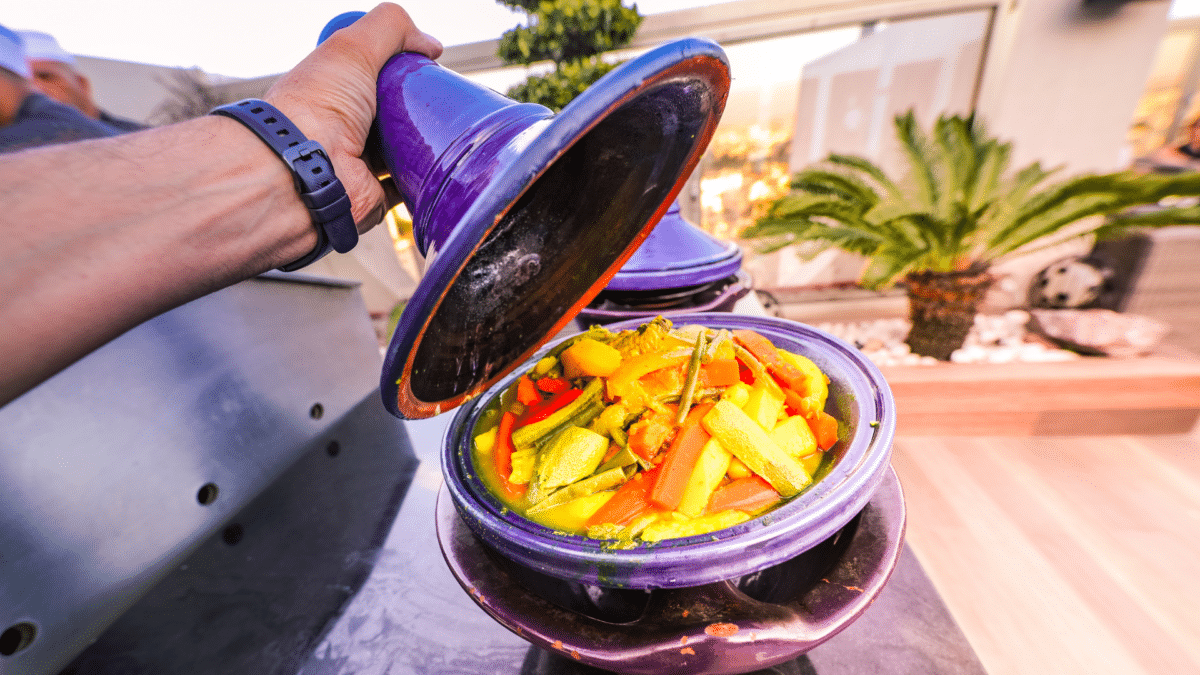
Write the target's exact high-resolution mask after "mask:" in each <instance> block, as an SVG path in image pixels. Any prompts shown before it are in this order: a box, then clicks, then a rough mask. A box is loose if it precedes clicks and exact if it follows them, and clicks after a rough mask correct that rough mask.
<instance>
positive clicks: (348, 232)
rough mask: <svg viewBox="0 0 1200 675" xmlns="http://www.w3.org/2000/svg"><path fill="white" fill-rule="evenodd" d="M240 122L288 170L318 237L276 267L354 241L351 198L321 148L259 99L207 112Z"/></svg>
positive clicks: (343, 248) (300, 263) (294, 265)
mask: <svg viewBox="0 0 1200 675" xmlns="http://www.w3.org/2000/svg"><path fill="white" fill-rule="evenodd" d="M210 114H212V115H220V116H224V117H229V118H232V119H234V120H236V121H237V122H239V123H241V124H242V125H243V126H245V127H246V128H247V129H249V130H250V131H252V132H254V134H255V135H257V136H258V138H259V139H260V140H261V141H262V142H263V143H264V144H265V145H266V146H267V147H269V148H270V149H271V150H272V151H273V152H274V153H275V154H276V155H277V156H278V158H279V159H280V160H281V161H282V162H283V165H284V166H285V167H287V168H288V170H289V171H290V172H291V175H292V179H293V183H294V185H295V189H296V192H297V194H298V195H299V196H300V199H301V200H302V201H303V202H304V205H305V206H306V207H307V208H308V211H309V214H310V216H311V219H312V222H313V226H314V228H315V231H316V234H317V243H316V245H315V246H314V247H313V249H312V250H311V251H310V252H309V253H308V254H307V255H304V256H302V257H300V258H299V259H297V260H294V261H292V262H291V263H289V264H287V265H284V266H283V267H282V268H281V269H284V270H285V271H291V270H296V269H299V268H301V267H304V266H306V265H308V264H310V263H313V262H315V261H317V260H319V259H320V258H322V257H324V256H325V255H326V254H328V253H329V252H330V251H337V252H339V253H346V252H348V251H350V249H352V248H354V246H355V245H356V244H357V243H358V229H357V227H356V225H355V222H354V217H353V213H352V204H351V202H350V197H349V195H348V194H347V193H346V189H345V187H344V186H343V185H342V182H341V181H340V180H339V179H338V177H337V173H336V172H335V170H334V167H333V162H332V159H331V158H330V155H329V154H328V152H326V150H325V148H324V147H323V146H321V144H320V143H318V142H317V141H315V140H312V139H309V138H308V137H307V136H305V135H304V132H303V131H301V130H300V128H299V127H297V126H296V125H295V123H293V122H292V121H291V120H290V119H288V118H287V116H286V115H284V113H283V112H282V111H281V110H279V109H278V108H276V107H275V106H273V105H271V104H270V103H267V102H266V101H263V100H260V99H246V100H244V101H239V102H237V103H232V104H229V105H223V106H219V107H217V108H214V109H213V110H212V112H211V113H210Z"/></svg>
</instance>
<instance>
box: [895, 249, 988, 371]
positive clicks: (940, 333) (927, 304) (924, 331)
mask: <svg viewBox="0 0 1200 675" xmlns="http://www.w3.org/2000/svg"><path fill="white" fill-rule="evenodd" d="M995 280H996V278H995V277H994V276H993V275H992V274H991V273H990V272H988V271H987V270H983V271H980V270H977V269H972V270H967V271H964V272H930V271H922V272H910V273H909V274H908V275H906V276H905V277H904V281H905V283H906V284H907V286H908V310H909V319H911V320H912V329H911V330H909V333H908V337H907V338H905V340H904V341H905V342H907V343H908V346H909V348H911V349H912V351H913V353H914V354H920V355H921V356H932V357H934V358H936V359H938V360H940V361H949V360H950V355H951V354H953V353H954V351H955V350H957V349H958V348H959V347H962V345H963V342H964V341H965V340H966V339H967V334H968V333H970V332H971V326H973V325H974V324H975V314H976V313H978V311H979V304H980V302H982V301H983V297H984V296H985V295H986V294H987V292H988V289H990V288H991V287H992V284H993V283H994V282H995Z"/></svg>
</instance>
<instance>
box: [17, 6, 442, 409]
mask: <svg viewBox="0 0 1200 675" xmlns="http://www.w3.org/2000/svg"><path fill="white" fill-rule="evenodd" d="M402 51H416V52H420V53H423V54H425V55H427V56H430V57H434V58H436V57H437V56H438V55H440V53H441V45H440V44H438V43H437V41H436V40H434V39H433V38H430V37H429V36H426V35H424V34H423V33H421V32H420V31H418V30H417V29H416V27H415V26H414V25H413V23H412V21H411V19H410V18H409V17H408V15H407V13H406V12H404V10H403V9H401V8H400V7H398V6H396V5H390V4H385V5H380V6H379V7H377V8H376V9H375V10H373V11H371V12H370V13H368V14H367V15H366V16H364V17H363V18H361V19H359V21H357V22H356V23H354V24H353V25H351V26H348V27H346V28H343V29H342V30H340V31H338V32H336V33H334V35H333V36H331V37H330V38H329V39H328V40H326V41H325V42H324V43H322V45H321V46H320V47H318V48H317V49H316V50H315V51H314V52H313V53H312V54H311V55H310V56H309V57H308V58H306V59H305V60H304V61H302V62H301V63H300V64H299V65H297V66H296V67H295V68H294V69H293V70H292V71H290V72H289V73H288V74H286V75H285V76H284V77H282V78H281V79H280V81H279V82H278V83H277V84H276V85H275V86H274V87H272V89H271V91H270V92H268V93H267V95H266V96H265V97H264V98H265V99H266V100H267V101H268V102H270V103H272V104H273V105H275V106H276V107H277V108H279V109H280V110H281V111H282V112H283V113H284V114H285V115H287V116H288V117H289V118H290V119H291V120H292V121H293V122H294V123H295V124H296V126H298V127H299V128H300V130H301V131H303V132H304V133H305V135H307V136H308V137H309V138H311V139H313V140H316V141H318V142H319V143H321V145H322V146H324V147H325V149H326V151H327V153H328V154H329V156H330V159H331V161H332V162H333V165H334V170H335V172H336V174H337V176H338V178H339V179H340V180H341V181H342V183H343V184H344V185H345V187H346V191H347V193H348V195H349V197H350V201H351V204H352V213H353V216H354V219H355V222H356V223H357V224H358V228H359V230H360V231H365V230H366V229H369V228H370V227H371V226H373V225H374V224H376V223H377V222H379V220H380V219H381V218H382V215H383V213H384V209H385V203H386V202H385V195H384V191H383V188H382V187H381V186H380V185H379V182H378V181H377V180H376V178H375V176H374V174H373V173H371V171H370V169H369V168H368V167H367V165H366V164H365V163H364V162H363V160H362V159H361V156H362V154H363V147H364V145H365V143H366V138H367V133H368V131H369V129H370V125H371V121H372V119H373V118H374V116H375V79H376V77H377V75H378V73H379V71H380V69H381V68H382V67H383V65H384V63H385V62H386V61H387V59H388V58H390V57H391V56H392V55H393V54H395V53H398V52H402ZM0 185H3V186H4V193H5V197H4V199H3V200H2V202H0V203H2V204H3V208H2V209H0V232H2V233H3V235H4V241H5V242H6V246H5V247H4V248H3V249H2V251H0V358H2V359H3V364H4V365H3V367H2V368H0V373H2V374H0V405H3V404H4V403H7V402H8V401H10V400H12V399H13V398H15V397H17V396H19V395H20V394H21V393H23V392H25V391H27V390H28V389H30V388H32V387H33V386H35V385H37V384H38V383H39V382H41V381H43V380H45V379H46V378H48V377H50V376H51V375H53V374H54V373H56V372H58V371H59V370H61V369H62V368H64V367H66V366H67V365H69V364H70V363H72V362H74V361H75V360H77V359H78V358H80V357H82V356H84V355H85V354H87V353H88V352H90V351H92V350H94V349H95V348H97V347H99V346H101V345H103V344H104V343H106V342H108V341H109V340H111V339H113V338H115V337H117V336H118V335H120V334H121V333H123V332H125V331H126V330H128V329H130V328H132V327H134V326H136V325H137V324H139V323H141V322H143V321H145V320H147V319H149V318H151V317H153V316H156V315H158V314H160V313H162V312H165V311H167V310H169V309H172V308H173V307H176V306H178V305H181V304H183V303H185V302H188V301H190V300H193V299H195V298H198V297H200V296H202V295H205V294H207V293H209V292H212V291H214V290H217V289H219V288H222V287H224V286H228V285H230V284H233V283H236V282H238V281H242V280H244V279H247V278H250V277H252V276H254V275H256V274H259V273H262V272H265V271H267V270H270V269H274V268H277V267H279V266H281V265H284V264H286V263H289V262H291V261H293V260H295V259H297V258H299V257H301V256H303V255H304V254H306V253H307V252H308V251H310V250H311V249H312V247H313V246H314V245H315V243H316V239H317V236H316V230H315V229H314V226H313V223H312V220H311V218H310V216H309V212H308V210H307V209H306V208H305V206H304V204H303V202H302V201H301V200H300V198H299V196H298V194H297V193H296V189H295V187H294V185H293V182H292V177H291V174H290V173H289V172H288V170H287V168H286V166H285V165H284V164H283V163H282V162H281V161H280V160H279V158H278V157H277V156H276V155H275V154H274V153H273V152H272V151H271V149H270V148H268V147H267V146H266V145H265V144H264V143H263V142H262V141H261V140H259V139H258V137H257V136H255V135H254V134H253V133H252V132H251V131H250V130H248V129H246V128H245V127H243V126H242V125H241V124H239V123H238V122H237V121H234V120H232V119H228V118H223V117H217V116H207V117H203V118H200V119H196V120H191V121H188V122H184V123H181V124H176V125H172V126H168V127H162V128H158V129H150V130H147V131H143V132H138V133H135V134H129V135H125V136H119V137H114V138H108V139H99V140H94V141H87V142H83V143H76V144H70V145H62V146H54V147H49V148H42V149H36V150H29V151H25V152H20V153H15V154H11V155H3V156H0Z"/></svg>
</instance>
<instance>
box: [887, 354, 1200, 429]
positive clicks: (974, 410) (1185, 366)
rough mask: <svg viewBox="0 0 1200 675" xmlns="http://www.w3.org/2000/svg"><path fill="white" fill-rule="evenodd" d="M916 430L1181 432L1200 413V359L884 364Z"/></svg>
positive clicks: (904, 421) (901, 421)
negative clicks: (889, 366) (906, 365)
mask: <svg viewBox="0 0 1200 675" xmlns="http://www.w3.org/2000/svg"><path fill="white" fill-rule="evenodd" d="M883 373H884V377H885V378H886V379H887V381H888V384H889V385H890V386H891V388H892V393H893V395H894V396H895V398H896V408H897V411H898V420H897V427H898V430H899V431H898V433H900V434H904V435H909V436H1074V435H1078V436H1090V435H1114V434H1147V435H1150V434H1179V433H1186V432H1187V431H1189V430H1191V429H1192V428H1193V427H1194V426H1195V425H1196V422H1197V419H1198V418H1200V360H1196V359H1194V358H1183V357H1164V356H1154V357H1148V358H1138V359H1106V358H1086V359H1081V360H1078V361H1067V362H1063V363H1014V364H1003V365H1000V364H951V363H947V364H938V365H936V366H913V367H907V368H906V367H897V368H885V369H883Z"/></svg>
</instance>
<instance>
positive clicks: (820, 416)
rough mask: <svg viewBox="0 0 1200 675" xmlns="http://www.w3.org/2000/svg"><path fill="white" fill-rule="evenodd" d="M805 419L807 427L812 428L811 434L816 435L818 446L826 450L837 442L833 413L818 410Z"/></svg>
mask: <svg viewBox="0 0 1200 675" xmlns="http://www.w3.org/2000/svg"><path fill="white" fill-rule="evenodd" d="M806 419H807V421H808V428H809V429H812V432H813V436H816V437H817V447H818V448H820V449H821V450H828V449H830V448H832V447H833V445H834V444H835V443H837V442H838V421H837V418H835V417H834V416H833V415H830V414H829V413H827V412H825V411H824V410H818V411H817V414H816V415H813V416H812V417H809V418H806Z"/></svg>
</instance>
